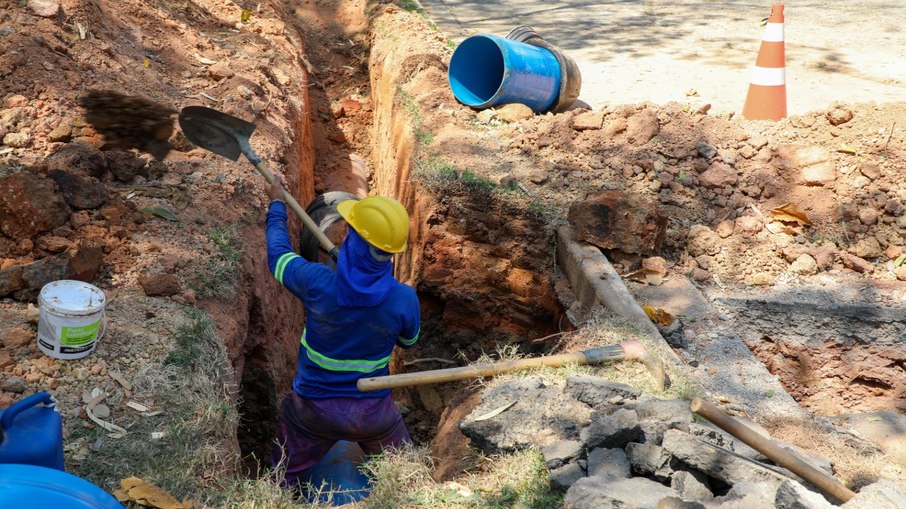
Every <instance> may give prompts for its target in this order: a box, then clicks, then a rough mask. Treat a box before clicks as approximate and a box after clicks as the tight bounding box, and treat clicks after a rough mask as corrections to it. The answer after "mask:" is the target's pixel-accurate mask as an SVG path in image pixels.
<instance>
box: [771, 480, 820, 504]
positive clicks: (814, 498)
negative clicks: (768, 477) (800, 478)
mask: <svg viewBox="0 0 906 509" xmlns="http://www.w3.org/2000/svg"><path fill="white" fill-rule="evenodd" d="M774 505H775V507H777V509H832V508H833V507H834V506H833V504H831V503H830V502H828V501H827V499H825V498H824V497H823V496H821V495H820V494H818V493H815V492H814V491H810V490H809V489H808V488H806V487H805V486H803V485H801V484H799V483H798V482H796V481H792V480H790V481H784V482H782V483H780V486H778V487H777V496H776V497H775V499H774Z"/></svg>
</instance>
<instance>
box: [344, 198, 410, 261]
mask: <svg viewBox="0 0 906 509" xmlns="http://www.w3.org/2000/svg"><path fill="white" fill-rule="evenodd" d="M337 212H339V213H340V215H341V216H342V217H343V219H345V220H346V222H347V223H349V225H350V226H352V227H353V228H355V231H356V232H358V234H359V235H361V236H362V238H363V239H365V241H366V242H368V243H369V244H371V245H372V246H374V247H376V248H378V249H380V250H381V251H385V252H387V253H400V252H402V251H403V250H405V249H406V241H407V240H408V239H409V213H407V212H406V208H405V207H403V204H402V203H400V202H398V201H396V200H394V199H393V198H387V197H385V196H368V197H366V198H362V199H361V200H345V201H341V202H340V203H339V204H338V205H337Z"/></svg>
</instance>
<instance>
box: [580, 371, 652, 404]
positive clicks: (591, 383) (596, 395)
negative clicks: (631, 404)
mask: <svg viewBox="0 0 906 509" xmlns="http://www.w3.org/2000/svg"><path fill="white" fill-rule="evenodd" d="M565 391H566V392H567V393H568V394H570V395H572V397H574V398H576V399H577V400H579V401H581V402H582V403H585V404H586V405H588V406H590V407H592V408H598V407H603V406H605V405H607V404H608V402H609V401H610V400H611V399H613V398H615V397H620V398H624V399H635V398H637V397H639V395H640V394H641V391H639V390H638V389H636V388H634V387H631V386H629V385H625V384H621V383H619V382H612V381H610V380H607V379H604V378H600V377H596V376H592V375H575V374H570V375H566V388H565Z"/></svg>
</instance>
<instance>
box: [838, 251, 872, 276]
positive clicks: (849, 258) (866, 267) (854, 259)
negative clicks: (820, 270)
mask: <svg viewBox="0 0 906 509" xmlns="http://www.w3.org/2000/svg"><path fill="white" fill-rule="evenodd" d="M839 255H840V260H842V261H843V265H844V266H846V267H847V268H850V269H852V270H854V271H856V272H861V273H863V274H871V273H872V272H874V271H875V266H874V264H873V263H871V262H869V261H867V260H864V259H862V258H859V257H858V256H853V255H851V254H849V253H847V252H846V251H840V253H839Z"/></svg>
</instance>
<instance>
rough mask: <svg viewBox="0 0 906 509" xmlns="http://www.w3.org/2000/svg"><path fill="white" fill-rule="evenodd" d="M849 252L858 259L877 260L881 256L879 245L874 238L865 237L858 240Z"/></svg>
mask: <svg viewBox="0 0 906 509" xmlns="http://www.w3.org/2000/svg"><path fill="white" fill-rule="evenodd" d="M849 251H850V252H851V253H852V254H854V255H856V256H858V257H860V258H878V257H880V256H881V255H882V254H883V251H882V250H881V244H880V243H879V242H878V239H876V238H874V237H866V238H864V239H862V240H860V241H859V242H857V243H856V245H855V246H853V247H851V248H850V249H849Z"/></svg>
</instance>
